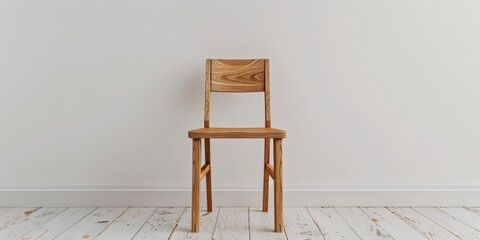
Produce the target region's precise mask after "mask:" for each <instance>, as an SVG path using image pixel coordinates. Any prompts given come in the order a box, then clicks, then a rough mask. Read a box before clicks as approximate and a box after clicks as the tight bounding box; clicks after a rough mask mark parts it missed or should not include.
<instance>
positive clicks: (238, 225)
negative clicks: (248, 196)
mask: <svg viewBox="0 0 480 240" xmlns="http://www.w3.org/2000/svg"><path fill="white" fill-rule="evenodd" d="M249 235H250V233H249V224H248V208H246V207H242V208H224V207H222V208H221V209H220V212H219V214H218V218H217V226H216V228H215V232H214V233H213V238H212V239H215V240H217V239H218V240H221V239H222V240H233V239H239V240H241V239H249Z"/></svg>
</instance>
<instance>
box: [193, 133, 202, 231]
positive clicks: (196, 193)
mask: <svg viewBox="0 0 480 240" xmlns="http://www.w3.org/2000/svg"><path fill="white" fill-rule="evenodd" d="M192 152H193V154H192V232H198V231H200V169H201V166H200V158H201V156H202V142H201V140H200V139H199V138H194V139H193V151H192Z"/></svg>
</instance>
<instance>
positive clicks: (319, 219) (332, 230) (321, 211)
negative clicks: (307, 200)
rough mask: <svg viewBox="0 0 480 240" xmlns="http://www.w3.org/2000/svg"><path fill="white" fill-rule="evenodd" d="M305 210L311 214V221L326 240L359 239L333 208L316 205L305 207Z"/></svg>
mask: <svg viewBox="0 0 480 240" xmlns="http://www.w3.org/2000/svg"><path fill="white" fill-rule="evenodd" d="M307 210H308V211H309V212H310V215H312V218H313V221H314V222H315V224H317V226H318V228H320V232H321V233H322V234H323V237H324V238H325V239H326V240H334V239H338V240H349V239H351V240H355V239H358V240H360V238H359V237H358V236H357V234H356V233H355V232H354V231H353V230H352V229H351V228H350V226H349V225H348V224H347V222H345V221H344V220H343V218H342V216H340V214H338V212H337V211H336V210H335V208H333V207H316V208H307Z"/></svg>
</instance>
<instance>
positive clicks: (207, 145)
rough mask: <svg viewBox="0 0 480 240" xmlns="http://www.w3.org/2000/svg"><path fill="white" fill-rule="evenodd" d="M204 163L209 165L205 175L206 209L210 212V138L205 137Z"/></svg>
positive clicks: (211, 208) (211, 209)
mask: <svg viewBox="0 0 480 240" xmlns="http://www.w3.org/2000/svg"><path fill="white" fill-rule="evenodd" d="M205 164H208V165H210V170H209V171H208V173H207V175H206V176H205V177H206V178H207V211H208V212H212V211H213V207H212V164H210V139H209V138H206V139H205Z"/></svg>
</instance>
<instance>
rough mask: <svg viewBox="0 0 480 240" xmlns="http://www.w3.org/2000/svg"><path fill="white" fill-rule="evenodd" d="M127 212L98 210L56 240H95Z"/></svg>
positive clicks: (116, 209)
mask: <svg viewBox="0 0 480 240" xmlns="http://www.w3.org/2000/svg"><path fill="white" fill-rule="evenodd" d="M125 211H127V208H98V209H96V210H95V211H93V212H92V213H91V214H89V215H88V216H87V217H85V218H84V219H82V220H81V221H80V222H78V223H77V224H75V225H74V226H73V227H71V228H69V229H68V230H67V231H65V232H63V233H62V234H61V235H60V236H58V237H57V238H56V239H62V240H77V239H95V238H97V237H98V236H99V235H100V234H101V233H102V232H103V231H105V229H107V228H108V227H109V226H110V225H111V224H112V223H113V221H114V220H115V219H117V218H118V217H120V216H121V215H122V214H124V213H125Z"/></svg>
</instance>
